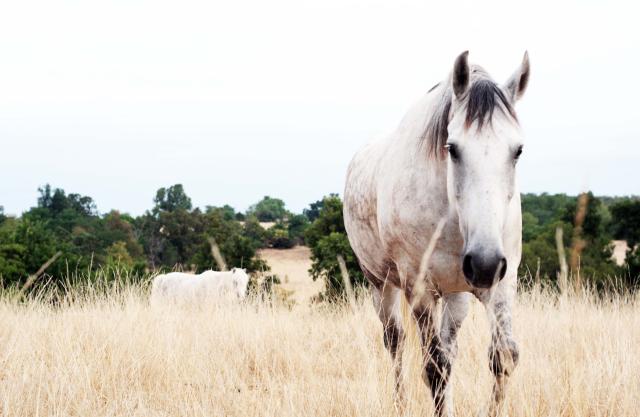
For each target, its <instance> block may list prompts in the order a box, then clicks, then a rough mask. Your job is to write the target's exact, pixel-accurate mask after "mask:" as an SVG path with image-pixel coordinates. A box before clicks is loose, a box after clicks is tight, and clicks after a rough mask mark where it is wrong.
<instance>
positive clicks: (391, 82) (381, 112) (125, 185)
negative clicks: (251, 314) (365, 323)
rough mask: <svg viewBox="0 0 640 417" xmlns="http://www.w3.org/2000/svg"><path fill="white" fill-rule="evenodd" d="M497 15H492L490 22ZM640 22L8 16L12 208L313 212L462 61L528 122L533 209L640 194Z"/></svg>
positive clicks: (13, 9) (1, 195) (6, 116)
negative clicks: (163, 204) (89, 201)
mask: <svg viewBox="0 0 640 417" xmlns="http://www.w3.org/2000/svg"><path fill="white" fill-rule="evenodd" d="M479 3H482V4H479ZM639 12H640V10H638V6H637V5H636V4H635V3H634V2H631V1H624V2H623V1H616V0H614V1H610V0H607V1H586V0H580V1H564V2H560V1H555V0H554V1H548V0H542V1H528V2H526V3H519V2H515V1H503V2H487V1H483V2H473V1H469V2H455V3H454V2H443V1H436V2H418V1H398V0H393V1H386V2H382V1H353V0H321V1H304V0H291V1H288V0H271V1H264V0H251V1H248V0H240V1H211V0H207V1H192V0H181V1H159V0H126V1H87V0H78V1H52V0H43V1H30V0H21V1H11V2H10V1H5V2H2V3H0V57H1V60H0V145H1V147H0V157H1V161H0V205H4V207H5V211H6V212H9V213H13V214H17V213H20V212H22V211H24V210H26V209H28V208H29V207H30V206H33V205H34V204H35V201H36V196H37V192H36V190H37V188H38V187H39V186H41V185H43V184H45V183H50V184H51V185H52V186H56V187H62V188H64V189H65V190H66V191H67V192H77V193H81V194H85V195H89V196H92V197H93V198H94V199H95V200H96V203H97V205H98V208H99V210H100V211H101V212H106V211H108V210H110V209H111V208H117V209H120V210H123V211H128V212H130V213H133V214H139V213H142V212H143V211H144V210H145V209H148V208H150V207H151V205H152V198H153V196H154V193H155V190H156V189H157V188H159V187H162V186H168V185H171V184H174V183H182V184H184V186H185V189H186V191H187V193H188V194H189V195H190V196H191V197H192V199H193V202H194V204H195V205H197V206H205V205H208V204H210V205H221V204H224V203H228V204H231V205H232V206H235V207H236V208H237V209H240V210H244V209H246V208H247V206H248V205H250V204H251V203H253V202H255V201H257V200H259V199H260V198H261V197H262V196H263V195H267V194H268V195H271V196H277V197H280V198H282V199H284V200H285V202H286V203H287V205H288V207H289V208H290V209H292V210H295V211H299V210H301V209H302V208H303V207H305V206H306V205H307V204H308V203H309V202H311V201H315V200H317V199H319V198H320V197H322V196H323V195H325V194H328V193H330V192H342V188H343V181H344V175H345V169H346V166H347V164H348V162H349V160H350V158H351V156H352V155H353V153H354V152H355V150H356V149H357V148H359V147H360V146H361V145H362V144H364V143H366V142H367V141H368V140H370V139H371V138H372V137H374V136H377V135H380V134H384V133H386V132H389V131H391V130H392V129H394V128H395V126H396V125H397V123H398V122H399V120H400V118H401V117H402V116H403V114H404V112H405V111H406V110H407V109H408V108H409V106H410V105H411V104H412V103H413V102H414V101H415V100H416V99H418V98H419V97H420V96H422V95H423V94H424V93H425V92H426V90H427V89H428V88H429V87H431V86H432V85H433V84H435V83H436V82H438V81H440V80H441V79H442V78H444V77H445V76H446V75H447V73H448V72H449V71H450V69H451V66H452V64H453V60H454V59H455V57H456V56H457V55H458V54H459V53H460V52H462V51H463V50H465V49H469V50H470V51H471V52H470V59H471V61H473V62H476V63H479V64H481V65H483V66H484V67H485V68H486V69H487V70H489V72H490V73H491V74H492V75H493V76H494V78H495V79H496V80H499V81H503V80H506V78H507V77H508V76H509V75H510V74H511V73H512V71H513V70H514V69H515V68H516V66H517V65H518V64H519V62H520V60H521V57H522V54H523V52H524V50H525V49H528V50H529V53H530V56H531V65H532V77H531V81H530V85H529V90H528V92H527V94H526V95H525V97H524V98H523V100H522V101H521V102H520V103H519V105H518V106H517V110H518V113H519V117H520V119H521V121H522V124H523V125H524V129H525V133H526V136H527V142H526V146H525V153H524V154H523V159H522V162H521V164H520V171H519V177H520V185H521V189H522V190H523V191H531V192H542V191H548V192H568V193H576V192H579V191H581V190H583V189H586V188H589V189H592V190H594V191H595V192H596V193H597V194H608V195H620V194H632V193H635V194H639V193H640V182H639V181H638V165H639V164H640V123H639V121H640V119H639V116H640V109H639V103H640V81H639V78H638V73H639V72H640V54H639V53H640V29H638V26H637V18H638V15H639Z"/></svg>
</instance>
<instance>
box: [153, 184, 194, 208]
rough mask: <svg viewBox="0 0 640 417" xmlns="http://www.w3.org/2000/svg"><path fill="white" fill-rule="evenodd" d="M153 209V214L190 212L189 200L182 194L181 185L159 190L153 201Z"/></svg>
mask: <svg viewBox="0 0 640 417" xmlns="http://www.w3.org/2000/svg"><path fill="white" fill-rule="evenodd" d="M153 202H154V203H155V207H154V209H153V213H154V214H155V213H158V212H161V211H168V212H173V211H176V210H187V211H188V210H191V207H192V206H191V199H190V198H189V197H187V195H186V194H185V192H184V188H183V187H182V184H175V185H172V186H171V187H169V188H164V187H163V188H160V189H159V190H158V191H157V192H156V196H155V198H154V199H153Z"/></svg>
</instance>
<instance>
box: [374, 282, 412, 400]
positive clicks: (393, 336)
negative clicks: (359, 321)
mask: <svg viewBox="0 0 640 417" xmlns="http://www.w3.org/2000/svg"><path fill="white" fill-rule="evenodd" d="M371 293H372V295H373V297H372V298H373V306H374V308H375V309H376V312H377V313H378V317H379V318H380V321H381V322H382V330H383V340H384V346H385V347H386V348H387V350H388V351H389V354H390V355H391V360H392V361H393V369H394V373H395V399H396V403H397V405H399V406H401V407H402V406H404V404H403V402H404V392H403V387H402V348H403V343H404V338H405V334H404V330H403V328H402V316H401V313H400V296H401V292H400V290H398V289H397V288H395V287H393V286H392V285H391V284H388V285H382V286H381V287H380V288H377V287H375V286H372V289H371Z"/></svg>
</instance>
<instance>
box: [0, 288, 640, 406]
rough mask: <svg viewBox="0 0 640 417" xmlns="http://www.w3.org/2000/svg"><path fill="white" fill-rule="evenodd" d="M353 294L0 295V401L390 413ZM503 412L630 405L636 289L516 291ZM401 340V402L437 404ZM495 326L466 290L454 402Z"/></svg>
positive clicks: (469, 389) (479, 391)
mask: <svg viewBox="0 0 640 417" xmlns="http://www.w3.org/2000/svg"><path fill="white" fill-rule="evenodd" d="M369 301H370V300H368V298H367V297H366V296H364V297H361V299H359V300H358V301H357V302H356V303H355V307H354V308H351V307H349V306H342V307H339V306H322V305H319V306H314V307H310V308H303V307H296V308H294V309H292V310H290V309H288V308H285V307H279V306H277V305H276V306H273V305H270V304H267V303H263V302H257V301H256V302H250V303H248V304H246V305H242V306H239V305H227V306H218V307H209V308H203V309H189V310H187V309H173V308H170V307H167V308H161V309H157V310H153V309H151V308H150V306H149V304H148V302H147V295H146V290H145V289H144V288H143V287H142V286H137V285H127V286H124V287H114V289H111V290H109V291H107V292H106V293H102V292H100V291H95V292H93V291H85V292H82V293H78V292H76V293H75V295H74V294H73V291H72V293H71V295H69V296H68V297H66V299H65V300H63V301H62V302H56V303H51V302H50V301H47V300H46V297H44V298H40V299H27V300H26V301H16V300H15V299H13V300H12V299H11V298H9V297H5V298H4V299H3V300H1V301H0V415H2V416H6V417H9V416H25V417H31V416H181V417H182V416H394V415H398V411H397V410H396V408H395V406H394V403H393V400H392V390H393V375H392V371H391V363H390V359H389V358H388V355H387V353H386V351H385V349H384V347H383V343H382V334H381V325H380V323H379V321H378V318H377V316H376V314H375V312H374V311H373V308H372V307H371V305H370V302H369ZM514 321H515V322H514V328H515V333H516V337H517V339H518V341H519V343H520V347H521V363H520V366H519V367H518V368H517V370H516V373H515V375H514V376H513V378H512V384H511V385H510V387H509V390H508V402H509V405H508V413H509V415H510V416H637V415H638V410H639V408H638V404H639V403H640V302H639V300H638V299H637V298H636V299H625V298H623V297H613V298H611V299H609V300H605V301H602V300H597V299H596V298H594V297H592V296H590V295H588V294H587V295H580V296H575V295H574V296H568V297H567V298H566V299H563V300H561V301H558V300H557V299H556V297H555V296H553V295H552V294H546V293H544V292H542V291H534V292H533V293H528V294H522V295H520V297H519V301H518V303H517V307H516V310H515V317H514ZM411 340H413V342H414V344H413V345H410V346H408V348H407V349H408V350H407V354H406V358H407V361H406V363H407V367H408V372H407V373H406V375H405V380H406V381H405V382H406V386H407V392H408V404H407V407H406V409H405V411H404V415H407V416H413V415H425V414H428V413H430V412H431V410H432V407H431V400H430V397H429V394H428V392H427V390H426V388H425V386H424V385H423V384H422V381H421V379H420V365H419V359H418V358H419V355H418V350H417V348H416V346H415V340H416V338H412V339H411ZM488 343H489V334H488V330H487V322H486V319H485V317H484V312H483V309H482V307H481V306H480V305H479V304H478V303H477V302H474V305H473V307H472V309H471V313H470V315H469V317H467V320H466V321H465V323H464V325H463V328H462V331H461V334H460V337H459V355H458V360H457V362H456V364H455V366H454V370H453V386H454V402H455V409H456V411H457V415H460V416H474V417H475V416H477V415H478V412H479V411H481V410H482V409H483V408H484V407H485V406H486V404H487V403H488V399H489V395H490V391H491V382H492V378H491V375H490V372H489V368H488V365H487V346H488Z"/></svg>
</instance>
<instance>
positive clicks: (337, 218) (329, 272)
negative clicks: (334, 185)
mask: <svg viewBox="0 0 640 417" xmlns="http://www.w3.org/2000/svg"><path fill="white" fill-rule="evenodd" d="M305 242H306V243H307V245H309V247H310V248H311V261H312V264H311V269H310V270H309V272H310V274H311V276H312V278H313V279H314V280H316V279H318V278H321V279H323V280H324V281H325V284H326V293H325V295H326V296H327V297H328V298H330V299H333V298H336V297H340V296H342V295H343V294H344V284H343V278H342V275H341V274H340V267H339V264H338V258H337V257H338V255H342V257H343V258H344V260H345V263H346V265H347V270H348V272H349V278H350V280H351V282H352V283H353V284H355V285H366V280H365V278H364V275H363V274H362V271H361V270H360V267H359V265H358V260H357V258H356V256H355V254H354V253H353V250H352V249H351V246H350V245H349V240H348V239H347V234H346V231H345V228H344V220H343V215H342V201H341V200H340V198H339V197H338V196H337V195H331V196H328V197H325V198H324V200H323V203H322V209H321V210H320V213H319V215H318V217H317V218H316V219H315V220H314V221H313V223H311V225H310V226H309V228H308V229H307V231H306V233H305Z"/></svg>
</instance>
